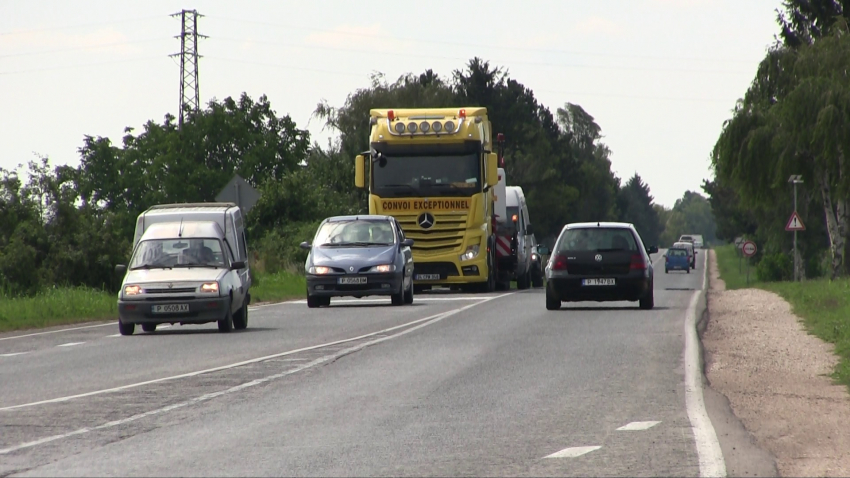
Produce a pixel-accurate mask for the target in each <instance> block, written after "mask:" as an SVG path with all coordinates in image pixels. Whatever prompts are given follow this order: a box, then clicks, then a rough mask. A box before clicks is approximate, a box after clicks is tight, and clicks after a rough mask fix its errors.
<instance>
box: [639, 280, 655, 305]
mask: <svg viewBox="0 0 850 478" xmlns="http://www.w3.org/2000/svg"><path fill="white" fill-rule="evenodd" d="M653 289H654V288H653V287H652V286H650V288H649V294H646V295H645V296H644V297H642V298H641V299H640V308H641V309H643V310H650V309H652V308H653V307H655V294H654V293H653V292H654V291H653Z"/></svg>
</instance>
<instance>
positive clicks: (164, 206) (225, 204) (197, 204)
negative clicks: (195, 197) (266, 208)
mask: <svg viewBox="0 0 850 478" xmlns="http://www.w3.org/2000/svg"><path fill="white" fill-rule="evenodd" d="M175 207H209V208H215V207H236V203H232V202H183V203H172V204H157V205H155V206H151V207H149V208H148V210H151V209H172V208H175Z"/></svg>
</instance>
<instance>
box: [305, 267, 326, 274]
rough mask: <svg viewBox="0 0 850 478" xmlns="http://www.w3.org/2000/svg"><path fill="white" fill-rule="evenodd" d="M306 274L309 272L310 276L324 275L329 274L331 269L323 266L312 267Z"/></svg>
mask: <svg viewBox="0 0 850 478" xmlns="http://www.w3.org/2000/svg"><path fill="white" fill-rule="evenodd" d="M307 272H309V273H310V274H316V275H324V274H330V273H331V268H330V267H325V266H313V267H311V268H309V269H308V270H307Z"/></svg>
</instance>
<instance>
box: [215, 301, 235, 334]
mask: <svg viewBox="0 0 850 478" xmlns="http://www.w3.org/2000/svg"><path fill="white" fill-rule="evenodd" d="M230 307H231V303H230V302H228V303H227V312H226V313H225V314H224V318H223V319H219V321H218V331H219V332H230V331H231V330H233V311H232V310H230Z"/></svg>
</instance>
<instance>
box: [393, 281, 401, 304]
mask: <svg viewBox="0 0 850 478" xmlns="http://www.w3.org/2000/svg"><path fill="white" fill-rule="evenodd" d="M398 289H399V290H398V293H396V294H393V295H392V297H391V299H392V302H393V305H404V280H402V281H401V285H400V286H399V288H398Z"/></svg>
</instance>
